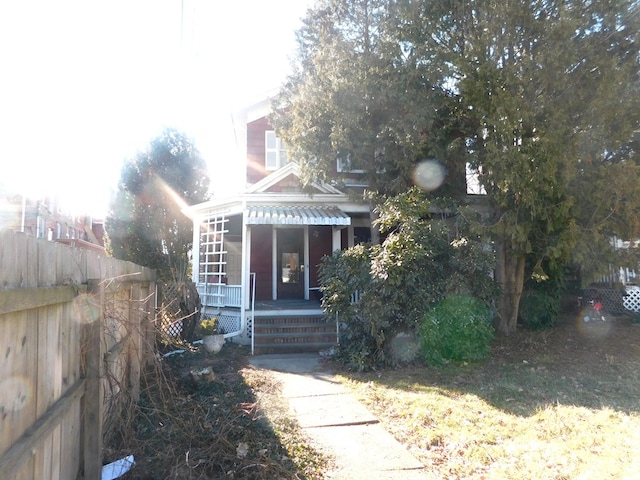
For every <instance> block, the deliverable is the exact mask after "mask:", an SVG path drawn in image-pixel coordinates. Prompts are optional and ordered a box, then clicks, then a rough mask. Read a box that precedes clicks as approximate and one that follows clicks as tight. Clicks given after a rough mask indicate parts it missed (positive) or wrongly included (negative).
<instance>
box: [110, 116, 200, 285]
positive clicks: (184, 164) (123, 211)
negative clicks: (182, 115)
mask: <svg viewBox="0 0 640 480" xmlns="http://www.w3.org/2000/svg"><path fill="white" fill-rule="evenodd" d="M208 189H209V177H208V174H207V166H206V163H205V162H204V160H203V159H202V158H201V157H200V155H199V153H198V151H197V149H196V148H195V146H194V144H193V142H192V141H191V140H190V139H189V138H188V137H187V136H186V135H185V134H184V133H181V132H178V131H177V130H175V129H165V130H164V131H163V132H162V134H161V135H159V136H158V137H157V138H155V139H154V140H152V141H151V143H150V145H149V146H148V148H147V149H146V150H145V151H141V152H139V153H138V154H137V155H136V156H135V158H133V159H131V160H129V161H127V162H126V163H125V165H124V166H123V168H122V172H121V177H120V183H119V185H118V191H117V192H116V195H115V197H114V199H113V201H112V203H111V208H110V212H109V214H108V216H107V219H106V225H105V229H106V232H107V235H108V240H109V248H110V251H111V254H112V255H113V256H114V257H116V258H120V259H123V260H129V261H132V262H135V263H138V264H141V265H145V266H149V267H152V268H155V269H156V270H157V271H158V276H159V277H160V278H161V279H163V280H165V281H182V280H184V279H185V277H186V274H187V268H188V265H189V258H188V254H189V252H190V250H191V247H192V244H193V234H192V224H191V220H190V219H188V218H187V217H186V216H185V215H184V214H183V213H182V211H181V210H182V208H183V207H185V206H186V205H191V204H194V203H200V202H203V201H205V200H206V199H207V195H208Z"/></svg>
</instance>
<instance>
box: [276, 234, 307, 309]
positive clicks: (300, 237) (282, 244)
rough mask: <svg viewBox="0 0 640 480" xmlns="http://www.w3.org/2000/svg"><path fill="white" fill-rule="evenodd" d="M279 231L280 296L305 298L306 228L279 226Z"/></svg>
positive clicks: (278, 269)
mask: <svg viewBox="0 0 640 480" xmlns="http://www.w3.org/2000/svg"><path fill="white" fill-rule="evenodd" d="M277 232H278V233H277V244H278V250H277V261H278V262H277V271H276V281H277V283H278V298H281V299H294V298H295V299H300V298H304V230H303V229H302V228H279V229H278V230H277Z"/></svg>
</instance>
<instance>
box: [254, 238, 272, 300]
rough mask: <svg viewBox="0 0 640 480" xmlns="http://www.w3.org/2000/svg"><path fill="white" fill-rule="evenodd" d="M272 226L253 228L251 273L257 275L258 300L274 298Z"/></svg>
mask: <svg viewBox="0 0 640 480" xmlns="http://www.w3.org/2000/svg"><path fill="white" fill-rule="evenodd" d="M272 240H273V237H272V236H271V226H270V225H254V226H252V227H251V271H252V272H255V274H256V300H271V298H272V286H273V282H272V277H271V275H272V269H271V260H272V258H271V252H272Z"/></svg>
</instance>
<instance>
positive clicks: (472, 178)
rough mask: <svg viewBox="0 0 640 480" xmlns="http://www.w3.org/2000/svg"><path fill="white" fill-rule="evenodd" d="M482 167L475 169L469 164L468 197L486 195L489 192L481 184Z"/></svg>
mask: <svg viewBox="0 0 640 480" xmlns="http://www.w3.org/2000/svg"><path fill="white" fill-rule="evenodd" d="M481 174H482V167H480V168H479V169H478V168H473V167H472V166H471V165H470V164H468V163H467V195H486V194H487V191H486V190H485V188H484V186H483V185H482V184H481V183H480V175H481Z"/></svg>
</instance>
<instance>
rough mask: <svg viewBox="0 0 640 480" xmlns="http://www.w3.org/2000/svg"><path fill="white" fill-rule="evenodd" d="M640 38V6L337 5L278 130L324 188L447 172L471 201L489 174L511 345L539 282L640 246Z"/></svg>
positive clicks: (293, 87)
mask: <svg viewBox="0 0 640 480" xmlns="http://www.w3.org/2000/svg"><path fill="white" fill-rule="evenodd" d="M639 27H640V8H639V6H638V2H637V1H634V0H602V1H599V2H593V1H591V0H569V1H567V0H556V1H549V0H509V1H504V0H482V1H468V0H448V1H447V0H413V1H400V0H321V1H319V2H318V4H317V6H316V8H314V9H311V10H310V11H309V13H308V16H307V19H306V21H305V24H304V27H303V28H302V29H301V31H300V33H299V51H298V57H297V64H296V65H297V69H296V70H295V72H294V74H293V75H291V77H290V78H289V79H288V81H287V83H286V84H285V85H284V88H283V90H282V93H281V94H280V95H279V97H278V98H277V99H276V101H275V103H274V105H275V107H276V108H275V109H276V114H275V115H274V118H273V120H274V123H275V126H276V128H277V129H279V133H280V134H281V135H282V136H283V137H284V138H285V140H286V141H287V144H288V146H289V148H290V149H291V152H292V157H293V158H296V159H300V160H302V163H303V168H304V169H305V171H306V172H307V175H308V177H309V178H311V177H313V176H325V177H326V176H328V172H331V170H332V167H333V165H334V164H335V161H336V158H339V157H342V158H346V159H348V160H349V161H350V162H351V164H352V167H353V168H357V169H361V170H364V171H365V172H366V176H367V180H368V183H369V185H370V188H371V189H373V190H374V191H376V192H381V193H396V192H398V191H401V190H402V189H404V188H406V187H407V185H408V184H409V183H410V179H411V176H412V172H413V168H414V167H415V165H416V163H417V162H418V161H420V160H421V159H424V158H429V157H434V158H437V159H438V160H440V162H442V163H443V164H445V165H446V167H447V170H448V172H449V177H448V180H447V183H446V184H445V188H442V189H440V190H438V191H437V193H438V194H443V193H447V190H449V192H452V193H454V194H460V191H461V189H460V186H459V183H458V182H459V179H460V178H461V173H462V172H465V168H466V166H467V164H469V165H471V166H472V167H474V168H475V169H477V171H478V172H480V182H481V184H482V186H483V187H484V189H485V190H486V193H487V196H486V199H487V203H488V206H489V211H490V212H491V214H490V215H488V216H486V217H485V218H484V219H483V223H482V231H483V232H484V233H485V235H486V237H487V238H490V239H491V240H492V241H493V244H494V245H495V248H496V253H497V257H498V267H497V271H496V273H497V275H496V278H497V280H498V281H499V282H500V284H501V286H502V290H503V297H502V301H501V304H500V307H499V312H498V320H497V328H498V330H499V332H501V333H503V334H508V333H510V332H512V331H513V330H514V329H515V328H516V323H517V318H518V306H519V301H520V297H521V295H522V290H523V284H524V279H525V276H528V275H532V274H533V275H536V276H537V277H538V278H544V277H545V275H546V273H545V271H544V266H551V268H556V267H557V265H558V264H562V263H566V262H569V261H570V260H571V259H573V260H577V261H580V262H582V263H583V264H584V265H587V266H589V267H593V268H592V270H594V271H595V270H597V268H596V267H598V266H600V265H603V264H606V263H607V262H608V260H609V259H610V254H611V253H612V250H611V248H610V239H611V237H612V236H614V235H618V236H620V237H622V238H632V236H633V235H637V234H638V220H637V218H638V213H639V212H640V197H638V195H637V194H636V192H637V191H638V188H639V187H640V171H639V167H638V163H639V159H638V139H637V135H638V132H639V131H640V95H638V93H639V88H640V68H639V58H640V53H639V49H640V39H639V38H638V32H639V31H640V28H639ZM527 258H529V259H530V260H532V265H533V270H532V271H531V272H525V265H526V263H525V260H526V259H527Z"/></svg>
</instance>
